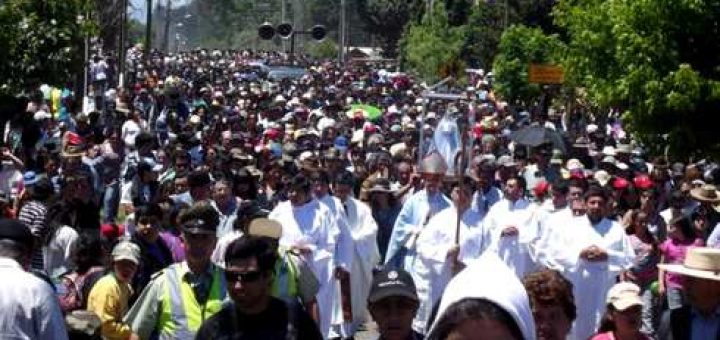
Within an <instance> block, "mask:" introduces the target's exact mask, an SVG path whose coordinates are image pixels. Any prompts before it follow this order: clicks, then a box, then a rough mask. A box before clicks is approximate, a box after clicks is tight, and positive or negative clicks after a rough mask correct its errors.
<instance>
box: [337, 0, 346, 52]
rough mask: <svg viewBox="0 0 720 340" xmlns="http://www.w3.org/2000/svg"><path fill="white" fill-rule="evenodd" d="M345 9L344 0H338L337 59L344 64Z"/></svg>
mask: <svg viewBox="0 0 720 340" xmlns="http://www.w3.org/2000/svg"><path fill="white" fill-rule="evenodd" d="M345 9H346V0H340V27H339V29H338V43H339V45H340V46H339V49H338V50H339V51H338V59H339V61H340V65H345V45H346V44H347V42H346V41H345V38H346V30H347V25H346V23H345V21H346V20H347V17H346V10H345Z"/></svg>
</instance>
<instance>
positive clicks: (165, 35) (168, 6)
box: [163, 0, 172, 52]
mask: <svg viewBox="0 0 720 340" xmlns="http://www.w3.org/2000/svg"><path fill="white" fill-rule="evenodd" d="M171 15H172V2H171V0H167V2H166V4H165V30H163V44H164V46H163V51H165V52H170V21H171V18H170V16H171Z"/></svg>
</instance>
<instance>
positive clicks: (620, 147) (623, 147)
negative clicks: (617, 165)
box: [615, 144, 633, 154]
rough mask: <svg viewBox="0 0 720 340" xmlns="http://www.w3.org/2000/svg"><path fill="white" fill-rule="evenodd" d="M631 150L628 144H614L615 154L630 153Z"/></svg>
mask: <svg viewBox="0 0 720 340" xmlns="http://www.w3.org/2000/svg"><path fill="white" fill-rule="evenodd" d="M632 152H633V149H632V145H630V144H617V145H616V146H615V154H631V153H632Z"/></svg>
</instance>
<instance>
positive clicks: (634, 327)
mask: <svg viewBox="0 0 720 340" xmlns="http://www.w3.org/2000/svg"><path fill="white" fill-rule="evenodd" d="M642 307H643V302H642V299H640V287H638V285H636V284H634V283H631V282H620V283H617V284H615V285H614V286H613V287H612V288H610V290H609V291H608V296H607V309H606V311H605V314H604V315H603V318H602V320H601V321H600V329H598V332H597V334H595V336H593V337H592V338H590V340H650V337H649V336H647V335H645V334H643V333H641V332H640V326H641V325H642V318H641V314H642Z"/></svg>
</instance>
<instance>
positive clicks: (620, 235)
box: [540, 187, 635, 339]
mask: <svg viewBox="0 0 720 340" xmlns="http://www.w3.org/2000/svg"><path fill="white" fill-rule="evenodd" d="M607 195H608V194H607V193H606V192H605V191H604V189H602V188H599V187H593V188H590V189H589V190H588V192H587V193H586V194H585V208H586V211H587V214H586V215H582V216H577V217H572V218H570V219H566V221H567V223H564V224H561V225H557V226H555V227H554V228H553V229H551V230H550V232H549V233H548V236H547V238H548V240H547V241H546V242H545V245H544V246H543V247H542V248H540V252H541V254H542V255H541V258H542V259H543V261H544V264H545V265H546V266H548V267H549V268H551V269H556V270H559V271H560V272H562V273H563V275H565V277H566V278H567V279H568V280H570V281H571V282H572V284H573V293H574V295H575V305H576V306H577V315H578V317H577V319H576V320H575V324H574V326H573V330H572V333H571V337H570V338H572V339H587V338H588V337H590V336H591V335H593V334H594V333H595V332H596V331H597V327H598V326H599V325H600V319H601V317H602V315H603V313H604V311H605V297H606V295H607V292H608V290H609V289H610V287H612V286H613V284H615V281H616V277H617V276H618V274H620V272H622V271H624V270H626V269H627V268H629V267H630V266H631V265H632V261H633V259H634V258H635V252H634V250H633V248H632V246H631V244H630V239H629V238H628V236H627V234H625V229H624V228H623V227H622V225H620V224H619V223H618V222H615V221H612V220H609V219H607V218H604V216H605V213H606V211H605V210H606V208H607V206H606V203H607V199H608V198H607V197H608V196H607Z"/></svg>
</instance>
